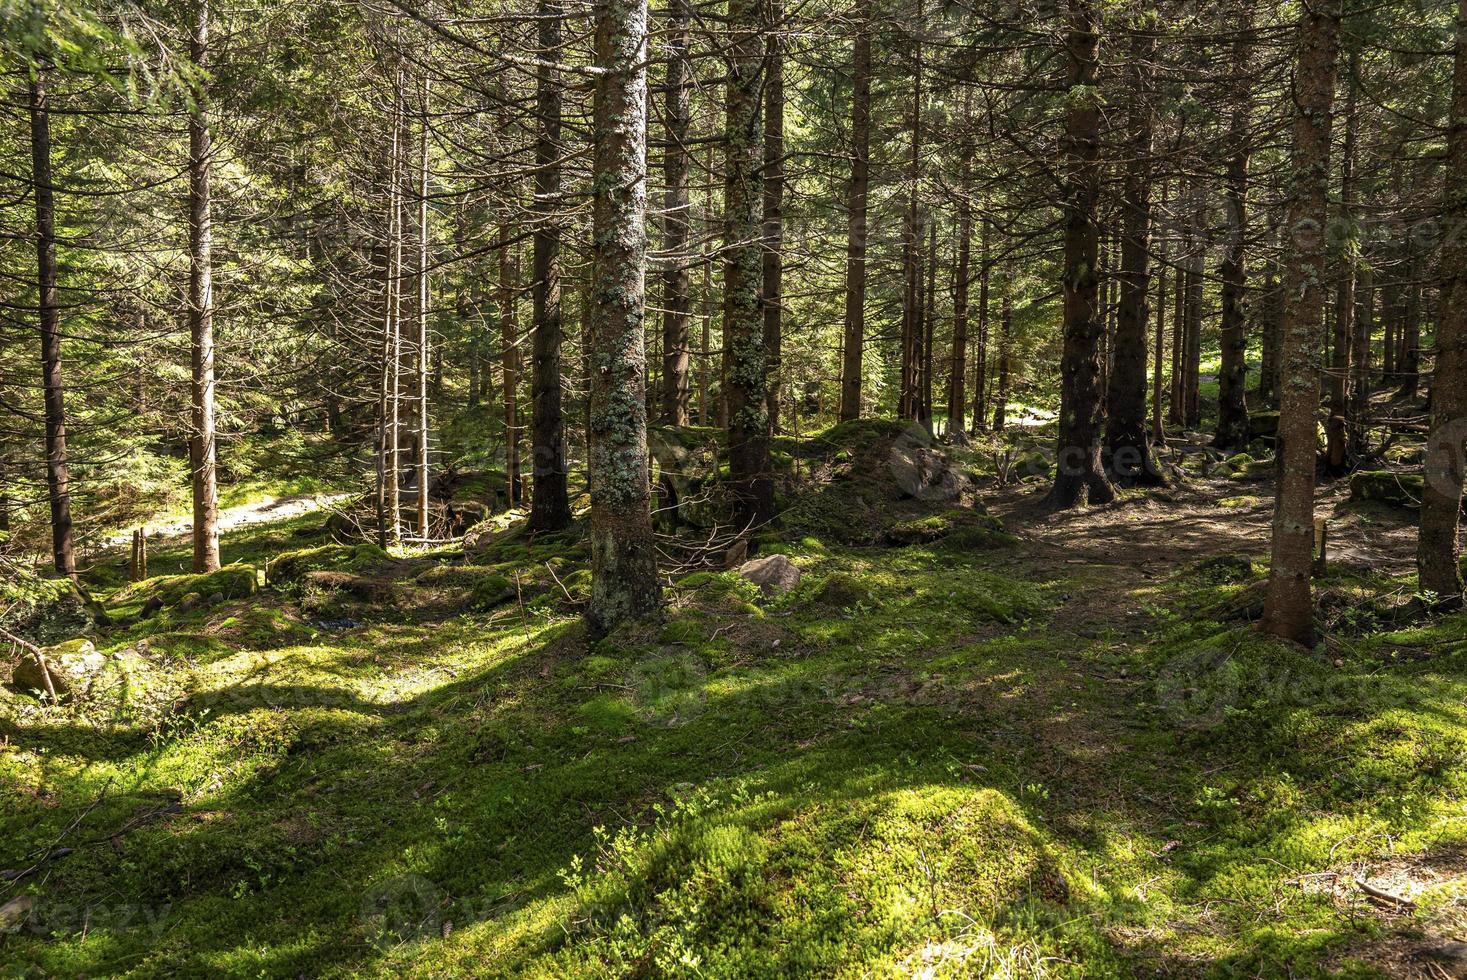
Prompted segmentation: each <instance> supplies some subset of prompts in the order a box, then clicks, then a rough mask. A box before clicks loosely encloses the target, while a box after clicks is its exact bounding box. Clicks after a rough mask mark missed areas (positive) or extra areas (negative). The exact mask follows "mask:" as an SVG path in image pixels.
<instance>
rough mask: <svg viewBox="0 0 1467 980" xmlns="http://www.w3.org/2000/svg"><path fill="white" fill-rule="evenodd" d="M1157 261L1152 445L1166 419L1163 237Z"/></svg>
mask: <svg viewBox="0 0 1467 980" xmlns="http://www.w3.org/2000/svg"><path fill="white" fill-rule="evenodd" d="M1166 191H1167V183H1166V181H1165V180H1163V181H1162V182H1161V209H1162V212H1163V213H1165V211H1166V206H1167V199H1166ZM1156 249H1157V259H1158V261H1157V263H1156V348H1155V350H1154V351H1152V359H1151V365H1152V366H1151V442H1152V445H1156V446H1165V445H1166V419H1165V417H1164V414H1163V412H1164V410H1163V409H1162V390H1163V386H1162V374H1163V372H1162V367H1163V365H1164V364H1165V351H1166V297H1167V292H1166V267H1167V261H1168V255H1167V252H1168V248H1167V244H1166V240H1165V238H1163V239H1162V240H1160V241H1158V242H1157V244H1156Z"/></svg>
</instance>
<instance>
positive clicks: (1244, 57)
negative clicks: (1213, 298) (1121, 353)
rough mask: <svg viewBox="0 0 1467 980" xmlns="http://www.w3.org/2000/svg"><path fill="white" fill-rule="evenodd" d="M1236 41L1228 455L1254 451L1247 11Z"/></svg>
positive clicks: (1220, 432)
mask: <svg viewBox="0 0 1467 980" xmlns="http://www.w3.org/2000/svg"><path fill="white" fill-rule="evenodd" d="M1241 16H1242V18H1243V22H1242V23H1241V24H1240V25H1238V26H1237V27H1236V28H1234V29H1235V30H1237V31H1238V34H1237V37H1236V39H1235V40H1234V41H1233V73H1234V80H1235V81H1236V82H1237V91H1236V92H1235V93H1234V98H1236V99H1237V100H1238V101H1237V104H1236V105H1235V106H1234V108H1233V116H1232V120H1231V122H1230V124H1229V127H1228V141H1229V143H1231V144H1232V145H1231V147H1230V150H1231V151H1232V156H1231V157H1230V158H1229V160H1228V174H1227V191H1226V194H1225V202H1226V205H1225V206H1226V207H1227V212H1228V236H1229V239H1228V251H1227V256H1226V257H1225V258H1224V259H1223V263H1222V270H1221V271H1222V339H1221V343H1222V366H1221V367H1220V369H1219V372H1218V379H1217V380H1218V410H1217V432H1216V434H1215V437H1214V439H1213V444H1214V445H1216V446H1218V447H1219V448H1221V449H1224V450H1239V449H1242V448H1244V447H1245V446H1247V445H1248V362H1247V356H1248V321H1247V318H1246V317H1245V316H1244V312H1243V297H1244V295H1245V293H1246V291H1247V288H1248V265H1247V261H1248V167H1249V164H1250V162H1251V158H1252V155H1253V147H1252V137H1251V136H1250V135H1249V132H1248V127H1249V124H1250V122H1251V120H1252V117H1253V106H1252V100H1251V99H1250V98H1249V95H1248V93H1249V86H1250V85H1251V84H1252V80H1251V77H1250V73H1249V67H1248V63H1249V57H1250V54H1251V51H1252V37H1251V33H1252V23H1251V19H1250V18H1249V15H1248V13H1247V7H1246V6H1245V7H1244V8H1242V12H1241Z"/></svg>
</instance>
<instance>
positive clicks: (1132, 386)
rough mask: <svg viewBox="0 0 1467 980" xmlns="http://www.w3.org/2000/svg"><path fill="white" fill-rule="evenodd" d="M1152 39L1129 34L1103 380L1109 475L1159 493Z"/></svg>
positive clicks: (1139, 32)
mask: <svg viewBox="0 0 1467 980" xmlns="http://www.w3.org/2000/svg"><path fill="white" fill-rule="evenodd" d="M1155 51H1156V35H1155V34H1154V33H1152V32H1151V28H1149V27H1139V28H1137V29H1135V30H1134V31H1133V32H1132V34H1131V59H1130V61H1131V64H1130V68H1129V72H1130V76H1131V78H1130V82H1131V84H1130V99H1131V104H1130V107H1129V111H1128V113H1127V115H1128V120H1127V128H1128V129H1129V130H1130V132H1129V134H1128V135H1129V140H1128V142H1129V146H1128V148H1127V151H1126V157H1127V159H1126V175H1125V184H1124V189H1123V192H1122V194H1123V197H1122V201H1121V220H1122V231H1121V260H1120V271H1119V276H1118V279H1119V281H1120V299H1119V303H1118V304H1117V309H1116V319H1115V324H1116V328H1115V341H1114V343H1113V344H1112V350H1113V358H1114V367H1113V368H1112V369H1111V372H1110V378H1109V390H1108V393H1107V397H1106V401H1107V412H1106V444H1107V448H1108V449H1109V456H1110V460H1109V462H1110V473H1111V475H1112V476H1114V477H1115V478H1116V479H1117V480H1118V481H1120V482H1122V483H1123V484H1128V485H1141V486H1162V485H1164V484H1165V483H1166V480H1165V479H1164V478H1163V477H1162V475H1161V470H1160V469H1158V468H1157V466H1156V463H1155V462H1154V461H1153V460H1152V458H1151V440H1149V439H1148V438H1147V437H1146V334H1147V329H1148V328H1149V327H1150V325H1151V316H1150V311H1149V310H1148V309H1147V302H1148V299H1149V297H1150V293H1151V271H1150V264H1149V262H1150V256H1151V170H1152V162H1151V153H1152V108H1151V92H1152V85H1151V73H1152V69H1151V62H1152V59H1153V57H1154V55H1155Z"/></svg>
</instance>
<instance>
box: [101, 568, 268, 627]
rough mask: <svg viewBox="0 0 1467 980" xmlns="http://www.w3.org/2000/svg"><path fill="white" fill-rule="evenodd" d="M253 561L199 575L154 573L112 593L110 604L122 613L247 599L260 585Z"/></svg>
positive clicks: (113, 608)
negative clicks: (250, 563) (251, 563)
mask: <svg viewBox="0 0 1467 980" xmlns="http://www.w3.org/2000/svg"><path fill="white" fill-rule="evenodd" d="M259 581H260V579H259V571H258V570H257V569H256V568H255V566H253V565H226V566H224V567H223V568H221V569H219V571H217V572H206V573H204V574H202V575H155V576H153V577H152V578H149V579H145V580H144V581H142V582H137V583H135V584H133V585H130V586H128V587H127V588H125V589H123V590H122V591H121V592H118V593H117V594H116V595H115V596H113V597H112V602H111V604H110V605H111V608H112V610H113V611H114V612H118V613H121V614H124V615H127V614H131V613H137V612H150V611H154V610H157V609H162V608H172V607H174V606H179V605H185V604H187V605H197V604H200V603H206V602H209V601H227V600H230V599H247V598H249V597H250V596H252V595H254V594H255V591H256V590H257V589H258V588H259Z"/></svg>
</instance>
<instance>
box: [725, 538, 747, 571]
mask: <svg viewBox="0 0 1467 980" xmlns="http://www.w3.org/2000/svg"><path fill="white" fill-rule="evenodd" d="M748 559H749V539H748V538H739V539H738V540H737V541H735V542H734V543H733V544H731V545H729V546H728V551H726V552H724V555H723V567H724V568H738V567H739V566H740V565H742V564H743V563H744V562H746V561H748Z"/></svg>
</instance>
